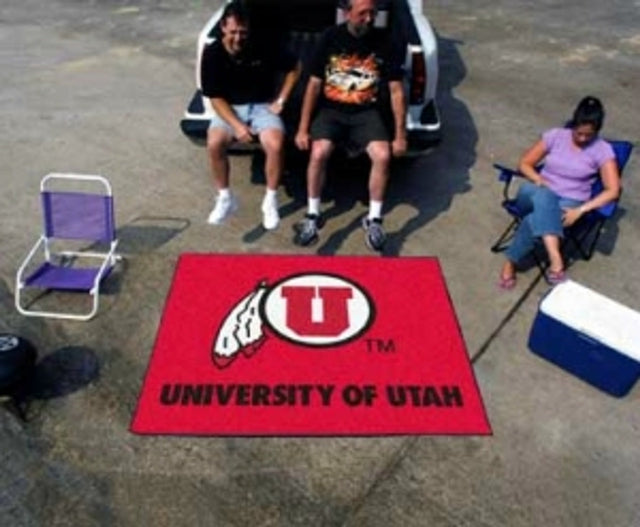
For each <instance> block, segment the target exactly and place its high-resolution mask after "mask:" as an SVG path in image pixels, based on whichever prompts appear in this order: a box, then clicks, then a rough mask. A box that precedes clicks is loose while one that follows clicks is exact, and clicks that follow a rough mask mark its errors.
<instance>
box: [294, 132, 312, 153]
mask: <svg viewBox="0 0 640 527" xmlns="http://www.w3.org/2000/svg"><path fill="white" fill-rule="evenodd" d="M295 142H296V146H297V147H298V148H299V149H300V150H309V143H310V142H311V140H310V138H309V132H302V131H300V130H298V133H297V134H296V138H295Z"/></svg>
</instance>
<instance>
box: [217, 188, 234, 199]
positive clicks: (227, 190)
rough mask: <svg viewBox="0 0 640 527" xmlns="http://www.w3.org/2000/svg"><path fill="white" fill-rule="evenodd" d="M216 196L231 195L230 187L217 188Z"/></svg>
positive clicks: (226, 196)
mask: <svg viewBox="0 0 640 527" xmlns="http://www.w3.org/2000/svg"><path fill="white" fill-rule="evenodd" d="M218 197H219V198H220V199H229V198H230V197H231V189H230V188H229V187H227V188H221V189H219V190H218Z"/></svg>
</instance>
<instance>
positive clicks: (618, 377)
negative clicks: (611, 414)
mask: <svg viewBox="0 0 640 527" xmlns="http://www.w3.org/2000/svg"><path fill="white" fill-rule="evenodd" d="M529 348H530V349H531V351H533V353H535V354H537V355H540V356H541V357H544V358H545V359H547V360H549V361H551V362H553V363H554V364H556V365H558V366H560V367H561V368H563V369H564V370H566V371H568V372H570V373H573V374H574V375H576V376H578V377H579V378H581V379H582V380H584V381H586V382H588V383H589V384H591V385H593V386H596V387H597V388H600V389H601V390H604V391H605V392H607V393H609V394H611V395H614V396H616V397H622V396H623V395H626V394H627V393H628V392H629V390H631V388H632V387H633V385H634V383H635V382H636V381H637V380H638V377H640V313H638V312H637V311H634V310H632V309H630V308H628V307H626V306H623V305H622V304H619V303H618V302H615V301H614V300H611V299H610V298H607V297H605V296H603V295H601V294H599V293H596V292H595V291H592V290H591V289H588V288H587V287H584V286H582V285H580V284H578V283H576V282H574V281H571V280H568V281H566V282H564V283H562V284H559V285H557V286H556V287H554V288H553V289H552V290H551V291H550V292H549V294H548V295H547V296H545V297H544V299H543V300H542V302H540V307H539V309H538V313H537V315H536V318H535V320H534V322H533V327H532V328H531V334H530V335H529Z"/></svg>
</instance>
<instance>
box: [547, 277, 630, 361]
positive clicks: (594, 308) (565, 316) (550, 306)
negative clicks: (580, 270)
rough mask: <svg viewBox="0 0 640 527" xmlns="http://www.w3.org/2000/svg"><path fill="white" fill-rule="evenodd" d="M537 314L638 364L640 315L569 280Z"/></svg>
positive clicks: (557, 287) (558, 287) (552, 293)
mask: <svg viewBox="0 0 640 527" xmlns="http://www.w3.org/2000/svg"><path fill="white" fill-rule="evenodd" d="M540 311H541V312H542V313H544V314H545V315H547V316H549V317H551V318H553V319H556V320H558V321H560V322H562V323H563V324H564V325H566V326H569V327H571V328H573V329H575V330H576V331H579V332H580V333H582V334H584V335H586V336H588V337H591V338H593V339H595V340H597V341H598V342H601V343H602V344H605V345H607V346H609V347H611V348H613V349H615V350H617V351H619V352H620V353H624V354H625V355H627V356H628V357H630V358H632V359H635V360H637V361H638V362H640V313H638V312H637V311H634V310H633V309H630V308H628V307H626V306H623V305H622V304H620V303H618V302H616V301H615V300H611V299H610V298H607V297H606V296H604V295H602V294H600V293H597V292H595V291H593V290H592V289H589V288H587V287H585V286H583V285H580V284H578V283H577V282H574V281H572V280H567V281H566V282H563V283H562V284H559V285H557V286H555V287H554V288H553V289H552V290H551V292H550V293H549V294H548V295H547V296H546V297H545V298H544V299H543V300H542V302H541V303H540Z"/></svg>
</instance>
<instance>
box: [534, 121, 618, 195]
mask: <svg viewBox="0 0 640 527" xmlns="http://www.w3.org/2000/svg"><path fill="white" fill-rule="evenodd" d="M542 140H543V141H544V144H545V146H546V147H547V156H546V158H545V160H544V167H543V168H542V170H541V174H542V176H543V177H544V178H545V179H546V180H547V182H548V184H549V188H550V189H551V190H553V192H555V193H556V194H557V195H558V196H561V197H563V198H569V199H575V200H578V201H587V200H588V199H589V198H590V197H591V185H592V183H593V181H594V179H595V177H596V176H597V174H598V172H599V170H600V168H601V167H602V165H603V164H604V163H605V162H607V161H609V159H615V154H614V152H613V148H612V147H611V145H610V144H609V143H607V142H606V141H605V140H604V139H600V138H599V137H597V138H596V139H594V140H593V141H591V142H590V143H589V144H588V145H587V146H585V147H584V148H578V147H576V146H575V145H574V144H573V139H572V138H571V129H570V128H553V129H551V130H548V131H546V132H544V133H543V134H542Z"/></svg>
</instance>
